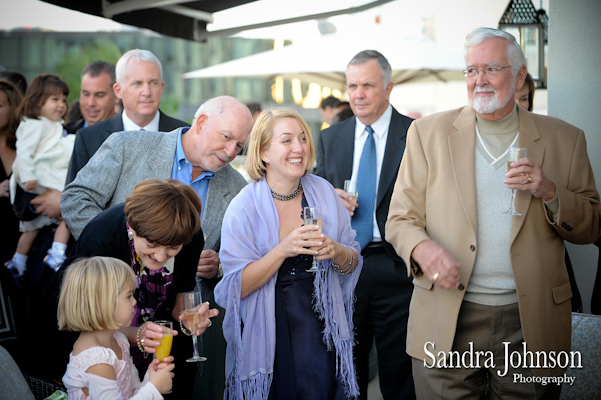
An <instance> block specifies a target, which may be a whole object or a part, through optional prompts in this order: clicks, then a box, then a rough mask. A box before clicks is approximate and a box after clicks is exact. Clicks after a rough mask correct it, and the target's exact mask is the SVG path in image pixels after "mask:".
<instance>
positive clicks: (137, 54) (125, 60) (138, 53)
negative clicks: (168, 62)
mask: <svg viewBox="0 0 601 400" xmlns="http://www.w3.org/2000/svg"><path fill="white" fill-rule="evenodd" d="M132 60H134V61H138V62H139V61H144V62H149V63H154V64H156V65H157V66H158V67H159V79H160V80H161V81H162V80H163V66H162V65H161V62H160V61H159V59H158V58H157V56H155V55H154V54H152V52H150V51H148V50H140V49H134V50H130V51H128V52H127V53H125V54H123V55H122V56H121V58H120V59H119V61H117V67H116V75H117V82H119V83H121V82H123V80H124V79H125V71H126V69H127V65H128V64H129V62H130V61H132Z"/></svg>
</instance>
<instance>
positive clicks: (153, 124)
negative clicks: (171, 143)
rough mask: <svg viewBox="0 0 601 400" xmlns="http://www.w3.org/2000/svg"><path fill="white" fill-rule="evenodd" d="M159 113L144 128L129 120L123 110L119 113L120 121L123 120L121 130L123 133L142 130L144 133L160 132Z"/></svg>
mask: <svg viewBox="0 0 601 400" xmlns="http://www.w3.org/2000/svg"><path fill="white" fill-rule="evenodd" d="M159 116H160V114H159V112H158V111H157V113H156V115H155V116H154V118H153V119H152V121H150V123H149V124H148V125H146V126H138V125H137V124H136V123H135V122H134V121H132V120H131V119H129V117H128V116H127V113H126V112H125V110H123V112H122V113H121V119H122V120H123V130H124V131H139V130H140V129H144V130H145V131H150V132H160V131H159Z"/></svg>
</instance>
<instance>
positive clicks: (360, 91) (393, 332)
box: [315, 50, 415, 400]
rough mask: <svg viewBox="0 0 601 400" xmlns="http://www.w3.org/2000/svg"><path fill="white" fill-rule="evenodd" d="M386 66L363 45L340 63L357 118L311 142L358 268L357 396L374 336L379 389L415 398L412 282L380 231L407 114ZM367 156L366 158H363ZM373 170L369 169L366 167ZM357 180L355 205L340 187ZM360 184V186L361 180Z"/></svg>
mask: <svg viewBox="0 0 601 400" xmlns="http://www.w3.org/2000/svg"><path fill="white" fill-rule="evenodd" d="M391 75H392V73H391V67H390V64H389V63H388V61H387V60H386V58H385V57H384V56H383V55H382V54H380V53H379V52H377V51H373V50H365V51H362V52H360V53H359V54H357V55H356V56H355V57H353V59H352V60H351V61H350V62H349V64H348V67H347V71H346V81H347V89H348V93H349V98H350V105H351V108H352V110H353V112H354V113H355V116H356V118H349V119H347V120H346V121H343V122H340V123H338V124H335V125H333V126H331V127H330V128H328V129H326V130H324V131H323V132H321V134H320V135H319V141H318V145H317V169H316V171H315V174H316V175H319V176H321V177H323V178H325V179H327V180H328V181H329V182H330V183H331V184H332V185H333V186H334V187H335V188H337V189H336V191H337V192H338V195H339V196H340V199H341V200H342V203H343V204H344V205H345V206H346V208H347V209H348V210H349V214H350V215H351V217H352V219H351V223H352V225H353V229H355V230H356V231H357V241H358V242H359V244H361V249H362V250H361V254H362V255H363V270H362V271H361V276H360V277H359V281H358V282H357V287H356V288H355V295H356V296H357V301H356V302H355V313H354V315H353V322H354V325H355V339H356V341H357V344H356V345H355V349H354V353H355V362H356V365H357V376H358V383H359V388H360V390H361V397H360V398H361V399H362V400H365V399H367V383H368V376H369V351H370V348H371V345H372V342H373V338H374V337H375V340H376V348H377V350H378V364H379V378H380V390H381V392H382V395H383V396H384V399H387V400H388V399H414V398H415V391H414V386H413V377H412V374H411V359H410V357H409V356H408V355H407V354H406V352H405V340H406V336H407V320H408V317H409V301H410V300H411V294H412V292H413V284H412V283H411V280H410V279H409V278H408V277H407V272H406V267H405V264H404V263H403V261H402V260H401V259H400V258H399V257H398V256H397V254H396V252H395V251H394V249H393V248H392V246H391V245H390V244H389V243H388V242H387V241H386V238H385V237H384V225H385V223H386V219H387V218H388V207H389V205H390V198H391V196H392V190H393V187H394V183H395V180H396V176H397V172H398V170H399V165H400V164H401V158H402V157H403V152H404V150H405V138H406V136H407V129H409V125H411V122H412V121H413V120H412V119H411V118H408V117H406V116H404V115H402V114H399V113H398V112H397V111H396V110H395V109H394V108H393V107H392V106H391V105H390V103H389V97H390V92H391V91H392V88H393V86H394V83H393V82H392V78H391ZM368 159H371V160H372V161H371V162H369V161H368V164H369V165H368V164H364V160H368ZM368 170H369V171H371V174H372V175H371V176H366V175H369V174H367V173H366V172H367V171H368ZM345 180H351V182H352V183H354V182H357V191H358V192H359V198H358V201H357V204H358V207H355V205H354V204H353V203H352V202H351V201H350V195H348V194H347V193H346V192H345V191H344V190H343V189H341V188H343V187H344V186H343V185H344V181H345ZM362 185H363V186H362Z"/></svg>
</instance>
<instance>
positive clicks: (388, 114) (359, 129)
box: [355, 104, 392, 147]
mask: <svg viewBox="0 0 601 400" xmlns="http://www.w3.org/2000/svg"><path fill="white" fill-rule="evenodd" d="M390 118H392V105H390V104H388V108H386V111H384V114H382V115H381V116H380V118H378V120H377V121H376V122H374V123H373V124H371V127H372V129H373V130H374V139H375V141H376V142H378V141H379V140H380V139H382V137H383V136H384V134H386V133H388V125H390ZM355 121H356V122H357V123H356V124H355V143H356V142H357V140H361V141H362V142H364V141H365V139H367V131H366V130H365V127H366V125H365V124H364V123H362V122H361V121H359V118H357V117H355ZM362 147H363V146H362Z"/></svg>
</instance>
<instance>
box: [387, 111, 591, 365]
mask: <svg viewBox="0 0 601 400" xmlns="http://www.w3.org/2000/svg"><path fill="white" fill-rule="evenodd" d="M475 121H476V116H475V113H474V111H473V110H472V109H471V108H470V107H463V108H460V109H456V110H451V111H447V112H444V113H440V114H436V115H432V116H430V117H426V118H421V119H418V120H416V121H415V122H414V123H413V124H412V125H411V127H410V128H409V132H408V138H407V148H406V151H405V155H404V156H403V161H402V163H401V167H400V170H399V174H398V177H397V181H396V184H395V188H394V193H393V196H392V201H391V204H390V212H389V214H388V221H387V223H386V237H387V238H388V240H389V241H390V243H391V244H392V245H393V246H394V247H395V249H396V251H397V252H398V253H399V255H400V256H401V257H402V258H403V259H404V260H405V263H406V264H407V266H408V272H409V273H411V270H412V268H411V262H410V260H411V252H412V251H413V249H414V248H415V246H416V245H417V244H418V243H420V242H421V241H423V240H427V239H431V240H434V241H436V242H437V243H439V244H440V245H442V246H443V247H445V248H446V249H447V250H448V251H450V253H451V254H452V255H453V257H455V259H456V260H457V261H459V262H460V263H461V269H460V281H461V284H462V286H463V287H464V288H466V287H467V286H468V283H469V280H470V276H471V273H472V270H473V267H474V262H475V260H476V252H477V251H478V238H477V236H476V232H477V229H476V188H475V171H474V165H475V143H476V134H475ZM519 123H520V125H519V126H520V128H519V132H520V136H519V146H520V147H526V148H528V157H529V158H531V159H533V160H536V162H538V163H539V164H540V165H541V166H542V169H543V172H544V173H545V175H546V176H547V177H548V178H549V179H551V180H552V181H553V182H555V185H556V188H557V196H558V199H559V213H558V221H556V222H553V221H552V220H551V219H550V218H549V216H548V214H547V211H546V208H545V206H544V203H543V202H542V200H541V199H537V198H535V197H533V196H532V194H531V193H530V192H528V191H517V194H516V208H517V209H519V210H527V211H526V212H525V213H524V215H522V216H517V217H516V216H514V217H512V218H513V221H512V226H511V245H510V246H511V264H512V270H513V275H514V277H515V283H516V289H517V295H518V304H519V310H520V320H521V324H522V330H523V333H524V338H525V341H526V343H527V346H528V350H529V351H541V350H542V351H550V350H554V351H556V352H558V351H570V336H571V309H570V301H569V300H570V298H571V297H572V291H571V288H570V283H569V279H568V273H567V271H566V268H565V261H564V242H563V241H564V239H565V240H568V241H570V242H572V243H578V244H585V243H591V242H594V241H595V240H597V238H598V237H599V235H600V234H601V231H600V224H601V220H600V214H601V205H600V204H599V193H598V192H597V190H596V187H595V180H594V177H593V171H592V169H591V166H590V163H589V159H588V155H587V150H586V141H585V138H584V132H582V131H581V130H580V129H578V128H576V127H574V126H572V125H569V124H567V123H565V122H563V121H561V120H558V119H556V118H551V117H547V116H542V115H536V114H531V113H529V112H527V111H524V110H522V109H519ZM418 275H419V273H418ZM414 285H415V290H414V292H413V297H412V299H411V308H410V314H409V327H408V334H407V352H408V353H409V355H411V356H412V357H414V358H417V359H425V357H426V354H425V351H424V344H425V343H426V342H433V343H435V346H436V347H435V353H438V352H439V351H443V352H445V353H448V352H449V351H451V349H452V345H453V338H454V336H455V330H456V326H457V316H458V314H459V309H460V307H461V303H462V301H463V295H464V293H465V289H464V290H460V289H454V290H446V289H441V288H439V287H433V285H432V283H431V282H430V280H429V278H428V277H425V276H423V275H420V276H415V279H414ZM500 345H501V344H500ZM562 372H563V371H562V370H560V369H556V370H551V371H549V370H544V371H543V370H534V373H535V374H536V375H557V374H560V373H562Z"/></svg>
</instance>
